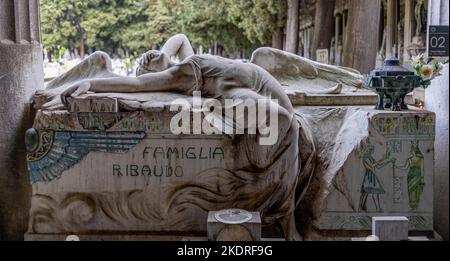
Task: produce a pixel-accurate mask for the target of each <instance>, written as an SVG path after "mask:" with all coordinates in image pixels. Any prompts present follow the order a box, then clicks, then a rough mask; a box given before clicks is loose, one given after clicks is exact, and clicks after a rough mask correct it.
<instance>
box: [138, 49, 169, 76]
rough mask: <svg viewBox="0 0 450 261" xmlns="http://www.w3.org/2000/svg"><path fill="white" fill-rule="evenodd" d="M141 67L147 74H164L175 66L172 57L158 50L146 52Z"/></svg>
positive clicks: (140, 63)
mask: <svg viewBox="0 0 450 261" xmlns="http://www.w3.org/2000/svg"><path fill="white" fill-rule="evenodd" d="M139 65H140V68H142V69H144V70H145V73H154V72H162V71H165V70H167V69H169V68H170V67H172V66H173V64H172V62H171V60H170V57H169V56H168V55H167V54H165V53H163V52H161V51H158V50H150V51H148V52H146V53H145V54H144V55H143V56H142V58H141V61H140V62H139ZM141 74H142V72H141Z"/></svg>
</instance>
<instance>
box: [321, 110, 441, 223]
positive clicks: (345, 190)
mask: <svg viewBox="0 0 450 261" xmlns="http://www.w3.org/2000/svg"><path fill="white" fill-rule="evenodd" d="M367 113H368V114H370V115H371V116H370V117H369V118H368V122H367V128H368V134H369V136H368V140H367V142H365V143H364V144H362V146H361V147H360V148H358V149H357V150H354V151H353V152H352V153H351V154H350V155H349V157H348V159H347V160H346V161H345V164H344V165H343V167H342V168H341V169H340V171H339V173H337V174H336V177H335V178H334V180H333V181H332V185H331V186H330V192H329V194H328V196H327V198H326V200H325V205H324V207H323V211H322V214H321V217H320V218H319V220H318V221H317V227H318V228H319V229H320V230H326V231H369V230H370V229H371V226H372V217H377V216H378V217H379V216H406V217H407V218H408V220H409V230H410V231H415V232H432V231H433V175H434V140H435V115H434V114H433V113H431V112H427V111H422V110H409V111H403V112H387V111H385V112H380V111H378V112H377V111H373V110H367Z"/></svg>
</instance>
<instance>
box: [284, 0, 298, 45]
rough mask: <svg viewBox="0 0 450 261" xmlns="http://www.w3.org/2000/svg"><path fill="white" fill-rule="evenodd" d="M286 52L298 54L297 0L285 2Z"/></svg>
mask: <svg viewBox="0 0 450 261" xmlns="http://www.w3.org/2000/svg"><path fill="white" fill-rule="evenodd" d="M287 9H288V10H287V24H286V51H287V52H290V53H294V54H297V52H298V27H299V21H298V16H299V0H287Z"/></svg>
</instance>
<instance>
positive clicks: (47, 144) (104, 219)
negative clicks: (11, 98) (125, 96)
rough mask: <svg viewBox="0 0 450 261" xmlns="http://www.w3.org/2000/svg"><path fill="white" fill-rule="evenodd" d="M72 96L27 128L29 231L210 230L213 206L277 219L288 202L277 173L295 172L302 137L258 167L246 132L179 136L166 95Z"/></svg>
mask: <svg viewBox="0 0 450 261" xmlns="http://www.w3.org/2000/svg"><path fill="white" fill-rule="evenodd" d="M159 95H160V96H159V97H160V100H161V99H162V98H161V97H164V95H165V94H159ZM172 98H173V97H172ZM73 102H74V103H76V104H71V106H70V109H69V110H68V111H67V110H64V111H45V110H40V111H38V113H37V115H36V118H35V123H34V127H33V129H30V130H28V132H27V134H26V141H27V147H28V151H29V152H28V169H29V173H30V178H31V183H32V189H33V195H32V200H31V210H30V221H29V230H28V232H27V234H26V238H27V239H28V240H42V239H44V240H47V239H50V240H54V239H61V238H65V236H67V235H70V234H76V235H79V236H80V237H81V239H82V240H83V239H94V240H99V239H100V240H101V239H131V240H136V239H140V238H142V237H143V238H144V239H155V238H156V239H181V238H182V237H183V236H202V237H206V228H207V215H208V211H214V210H221V209H225V208H242V209H248V210H250V211H260V212H261V213H264V217H265V218H266V220H270V210H269V208H272V207H273V205H279V206H280V205H281V206H282V205H283V204H284V203H283V202H288V201H289V195H288V193H286V190H285V189H284V187H282V186H281V184H282V183H283V182H284V181H282V180H281V178H280V177H279V176H278V175H274V173H297V169H296V168H298V166H297V164H292V163H295V162H296V158H297V155H296V151H297V149H296V147H295V146H296V145H297V144H295V143H292V145H288V146H287V147H286V152H287V153H284V154H283V155H282V156H281V157H280V158H279V159H277V160H276V161H274V162H273V164H272V163H271V164H269V167H268V168H267V169H264V170H253V171H251V170H248V169H246V166H245V163H246V162H250V161H252V159H248V158H245V157H246V156H245V153H247V152H246V149H248V147H247V145H248V144H249V142H248V140H246V139H247V138H248V139H252V138H250V137H249V136H247V135H244V136H246V138H245V137H241V138H243V139H241V138H239V137H233V136H230V135H225V134H224V135H205V134H198V135H195V134H192V135H174V134H172V131H171V128H170V122H171V119H172V118H173V117H174V115H175V114H176V113H178V112H172V111H170V110H169V108H168V106H165V105H164V104H163V105H161V103H158V104H154V106H153V107H147V108H146V109H145V111H144V110H135V111H122V112H119V111H118V109H117V101H114V100H113V99H99V100H95V99H93V100H80V101H73ZM241 136H242V135H241ZM246 141H247V142H246ZM287 144H289V141H288V142H287ZM289 152H292V153H289ZM255 155H257V154H255ZM250 157H253V156H250ZM288 162H289V163H290V164H288ZM284 178H285V179H286V175H285V176H284ZM286 182H289V183H290V184H295V182H291V181H289V180H286ZM273 186H275V187H273ZM277 186H280V188H282V189H281V190H278V188H277Z"/></svg>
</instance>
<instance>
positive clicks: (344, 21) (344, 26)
mask: <svg viewBox="0 0 450 261" xmlns="http://www.w3.org/2000/svg"><path fill="white" fill-rule="evenodd" d="M347 19H348V14H347V11H343V12H342V46H344V45H345V32H346V31H347Z"/></svg>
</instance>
